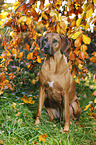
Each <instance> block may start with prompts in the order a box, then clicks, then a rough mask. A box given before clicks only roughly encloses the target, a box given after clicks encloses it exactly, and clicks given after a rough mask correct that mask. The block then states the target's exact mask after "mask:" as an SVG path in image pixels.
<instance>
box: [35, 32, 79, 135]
mask: <svg viewBox="0 0 96 145" xmlns="http://www.w3.org/2000/svg"><path fill="white" fill-rule="evenodd" d="M40 48H41V49H42V48H44V53H45V54H46V59H45V60H44V64H43V65H42V68H41V71H40V90H39V105H38V112H37V116H36V122H35V123H40V115H41V111H42V107H43V104H45V108H46V110H47V112H48V114H49V117H50V119H51V120H52V119H53V118H62V119H63V120H64V121H65V125H64V131H65V132H69V130H70V118H71V119H74V118H75V117H79V116H80V113H81V109H80V105H79V102H78V98H77V96H76V84H75V81H74V79H73V77H72V75H71V73H70V71H69V67H68V63H67V59H66V57H65V55H64V53H65V52H66V50H68V49H69V48H70V41H69V40H68V39H67V37H66V36H64V35H62V34H57V33H48V34H46V35H45V36H42V37H41V38H40Z"/></svg>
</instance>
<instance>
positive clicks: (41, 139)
mask: <svg viewBox="0 0 96 145" xmlns="http://www.w3.org/2000/svg"><path fill="white" fill-rule="evenodd" d="M45 138H47V135H46V133H44V134H43V135H39V142H41V141H44V142H45Z"/></svg>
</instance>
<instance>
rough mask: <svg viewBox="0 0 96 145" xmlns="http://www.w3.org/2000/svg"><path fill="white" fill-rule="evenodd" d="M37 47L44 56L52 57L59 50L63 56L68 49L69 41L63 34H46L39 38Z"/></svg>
mask: <svg viewBox="0 0 96 145" xmlns="http://www.w3.org/2000/svg"><path fill="white" fill-rule="evenodd" d="M39 45H40V49H42V48H44V53H45V54H49V55H50V56H53V55H54V54H55V52H56V51H58V50H59V49H60V51H61V53H63V54H64V53H65V52H66V50H68V49H69V47H70V41H69V40H68V38H67V37H66V36H64V35H63V34H58V33H48V34H46V35H44V36H42V37H41V38H40V41H39Z"/></svg>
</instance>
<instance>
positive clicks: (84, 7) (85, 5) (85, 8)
mask: <svg viewBox="0 0 96 145" xmlns="http://www.w3.org/2000/svg"><path fill="white" fill-rule="evenodd" d="M87 8H88V3H85V4H84V5H83V9H84V11H85V12H86V11H87Z"/></svg>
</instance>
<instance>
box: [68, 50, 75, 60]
mask: <svg viewBox="0 0 96 145" xmlns="http://www.w3.org/2000/svg"><path fill="white" fill-rule="evenodd" d="M69 57H70V59H71V60H74V59H75V54H74V53H73V52H72V51H71V52H70V54H69Z"/></svg>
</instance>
